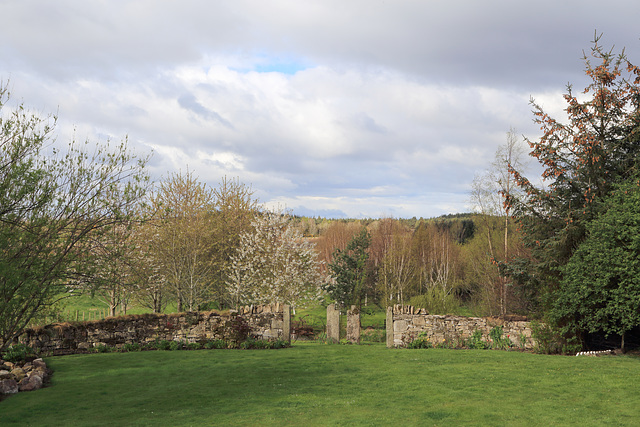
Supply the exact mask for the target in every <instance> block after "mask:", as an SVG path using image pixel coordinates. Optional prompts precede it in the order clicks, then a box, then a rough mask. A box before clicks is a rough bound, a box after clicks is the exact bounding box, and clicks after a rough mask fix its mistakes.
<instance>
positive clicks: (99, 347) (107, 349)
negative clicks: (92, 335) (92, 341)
mask: <svg viewBox="0 0 640 427" xmlns="http://www.w3.org/2000/svg"><path fill="white" fill-rule="evenodd" d="M112 350H113V349H112V348H111V347H109V346H108V345H106V344H98V345H97V346H95V347H94V348H93V351H95V352H96V353H110V352H111V351H112Z"/></svg>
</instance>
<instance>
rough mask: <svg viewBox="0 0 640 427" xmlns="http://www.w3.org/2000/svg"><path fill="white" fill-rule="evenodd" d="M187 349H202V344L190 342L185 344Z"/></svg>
mask: <svg viewBox="0 0 640 427" xmlns="http://www.w3.org/2000/svg"><path fill="white" fill-rule="evenodd" d="M185 348H186V349H187V350H200V349H201V348H202V344H200V343H199V342H190V343H187V344H186V345H185Z"/></svg>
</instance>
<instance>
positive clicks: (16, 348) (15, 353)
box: [2, 344, 36, 363]
mask: <svg viewBox="0 0 640 427" xmlns="http://www.w3.org/2000/svg"><path fill="white" fill-rule="evenodd" d="M35 355H36V354H35V352H34V351H33V349H32V348H31V347H29V346H26V345H24V344H14V345H11V346H9V347H8V348H7V349H6V350H5V352H4V356H2V357H3V359H4V360H6V361H8V362H12V363H16V362H20V361H23V360H26V359H27V357H34V356H35Z"/></svg>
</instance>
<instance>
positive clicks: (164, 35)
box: [0, 0, 640, 218]
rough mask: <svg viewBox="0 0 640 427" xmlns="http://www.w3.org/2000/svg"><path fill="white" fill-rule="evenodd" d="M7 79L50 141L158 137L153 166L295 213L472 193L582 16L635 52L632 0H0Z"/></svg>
mask: <svg viewBox="0 0 640 427" xmlns="http://www.w3.org/2000/svg"><path fill="white" fill-rule="evenodd" d="M0 17H1V20H2V25H0V80H3V81H5V82H6V81H7V80H9V82H10V87H11V89H12V92H13V95H14V100H22V101H24V103H25V104H26V105H28V106H30V107H31V108H32V109H34V110H35V111H38V112H42V113H47V112H57V113H58V115H59V122H58V128H57V131H58V141H69V140H70V139H71V138H73V137H74V135H75V138H76V139H78V140H84V139H89V140H90V141H92V142H104V141H106V140H107V139H111V140H114V141H119V140H121V139H123V138H124V137H125V136H127V135H128V138H129V145H130V147H131V148H133V149H134V150H135V152H136V153H138V154H140V155H145V154H147V153H150V152H153V155H152V158H151V161H150V172H151V174H152V176H153V178H154V179H156V180H160V179H162V178H163V177H166V176H167V175H168V174H171V173H175V172H179V171H182V172H186V171H187V170H190V171H193V172H194V174H195V175H197V176H198V177H199V178H200V180H201V181H204V182H206V183H208V184H209V185H211V186H216V185H217V183H218V182H219V181H220V178H221V177H223V176H227V177H231V178H235V177H237V178H239V179H240V181H242V182H243V183H245V184H248V185H251V186H252V187H253V189H254V190H255V193H256V196H257V197H258V198H259V199H260V201H261V202H265V203H267V204H269V205H279V206H281V207H282V206H284V207H287V208H289V209H291V210H292V211H293V212H294V213H297V214H302V215H314V216H315V215H317V216H329V217H343V216H348V217H382V216H391V217H413V216H416V217H425V218H426V217H433V216H438V215H441V214H447V213H456V212H466V211H469V210H470V207H469V203H468V199H469V196H468V193H469V190H470V186H471V182H472V180H473V177H474V175H475V174H477V173H479V172H482V171H483V170H484V169H486V168H487V166H488V163H490V162H491V160H492V158H493V156H494V153H495V151H496V149H497V148H498V146H500V145H501V144H503V143H504V142H505V140H506V132H507V131H508V130H509V129H510V128H515V129H516V130H517V131H518V134H520V135H526V136H528V137H531V138H535V137H536V136H539V129H538V128H537V127H536V126H535V125H534V124H533V122H532V115H531V107H530V105H529V99H530V98H531V97H534V98H535V99H536V100H537V101H538V102H539V103H540V104H542V105H543V106H544V107H545V108H546V109H548V110H549V111H552V112H558V114H561V111H562V108H563V105H562V98H561V94H562V93H563V91H564V89H565V86H566V84H567V83H568V82H571V83H573V84H574V85H575V87H576V88H577V89H582V88H583V87H584V85H585V82H586V80H585V78H584V73H583V70H584V66H583V62H582V60H581V58H582V53H583V50H585V51H587V52H588V50H589V48H590V46H591V45H590V41H591V40H593V37H594V32H595V31H596V30H597V31H598V33H604V37H603V39H602V42H603V44H604V45H605V46H607V47H611V46H614V45H615V48H616V49H617V50H618V51H619V50H621V49H622V47H626V52H627V54H628V56H629V57H630V59H631V60H632V61H635V62H636V63H639V62H640V40H639V38H640V29H639V27H638V24H637V22H638V17H640V2H636V1H631V0H628V1H619V0H609V1H608V2H606V5H605V3H603V2H602V1H592V0H576V1H562V0H549V1H547V0H542V1H531V0H529V1H517V0H505V1H497V0H483V1H479V0H467V1H456V0H448V1H444V0H442V1H440V0H428V1H427V0H424V1H403V0H322V1H320V0H274V1H265V0H255V1H245V0H233V1H226V2H223V1H210V0H202V1H191V0H182V1H179V2H178V1H169V0H165V1H163V0H131V1H118V0H109V1H107V0H102V1H97V0H96V1H86V0H80V1H75V0H57V1H55V2H52V1H48V0H2V1H1V2H0Z"/></svg>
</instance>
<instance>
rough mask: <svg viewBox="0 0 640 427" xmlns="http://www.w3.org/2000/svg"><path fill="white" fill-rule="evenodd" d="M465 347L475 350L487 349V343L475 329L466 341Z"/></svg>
mask: <svg viewBox="0 0 640 427" xmlns="http://www.w3.org/2000/svg"><path fill="white" fill-rule="evenodd" d="M465 345H466V346H467V347H469V348H473V349H476V350H485V349H487V348H489V343H487V342H486V341H485V340H483V339H482V332H481V331H479V330H477V329H476V330H475V331H473V334H471V336H470V337H469V338H468V339H467V341H466V343H465Z"/></svg>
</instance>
